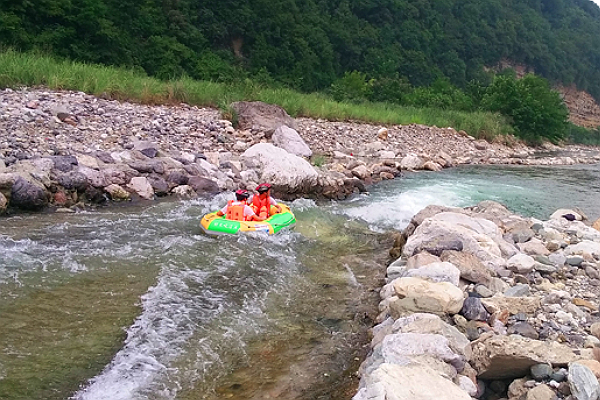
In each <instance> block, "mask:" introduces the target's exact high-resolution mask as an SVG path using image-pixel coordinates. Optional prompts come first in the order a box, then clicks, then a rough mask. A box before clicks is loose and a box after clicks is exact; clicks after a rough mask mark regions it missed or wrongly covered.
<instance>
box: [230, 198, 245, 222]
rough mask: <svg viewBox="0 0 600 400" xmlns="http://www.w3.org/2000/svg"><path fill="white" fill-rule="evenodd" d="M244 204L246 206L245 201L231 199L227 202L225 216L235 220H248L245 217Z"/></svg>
mask: <svg viewBox="0 0 600 400" xmlns="http://www.w3.org/2000/svg"><path fill="white" fill-rule="evenodd" d="M244 206H246V202H245V201H234V200H229V201H228V202H227V215H226V216H225V218H227V219H230V220H233V221H246V220H247V219H246V217H244Z"/></svg>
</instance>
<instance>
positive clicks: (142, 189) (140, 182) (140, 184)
mask: <svg viewBox="0 0 600 400" xmlns="http://www.w3.org/2000/svg"><path fill="white" fill-rule="evenodd" d="M127 187H128V188H129V189H131V190H132V191H133V192H134V193H137V194H138V195H139V196H140V197H141V198H143V199H146V200H152V199H153V198H154V189H153V188H152V185H151V184H150V182H149V181H148V179H147V178H146V177H143V176H140V177H135V178H132V179H131V181H130V182H129V183H128V184H127Z"/></svg>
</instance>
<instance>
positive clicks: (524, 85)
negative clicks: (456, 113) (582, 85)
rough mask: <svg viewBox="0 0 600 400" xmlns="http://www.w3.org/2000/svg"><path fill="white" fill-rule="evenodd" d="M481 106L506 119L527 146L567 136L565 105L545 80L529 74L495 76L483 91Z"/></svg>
mask: <svg viewBox="0 0 600 400" xmlns="http://www.w3.org/2000/svg"><path fill="white" fill-rule="evenodd" d="M482 107H483V108H484V109H486V110H489V111H494V112H499V113H501V114H503V115H505V116H507V117H509V118H510V119H511V120H512V124H513V126H514V128H515V133H516V135H517V136H518V137H520V138H521V139H523V140H525V141H527V142H528V143H531V144H538V143H540V142H542V141H543V140H544V139H546V140H549V141H551V142H553V143H557V142H559V141H561V140H563V139H564V138H565V136H566V133H567V126H568V116H569V111H568V109H567V106H566V105H565V104H564V102H563V100H562V98H561V97H560V94H559V93H558V92H555V91H553V90H551V89H550V86H549V84H548V81H546V80H545V79H542V78H540V77H537V76H535V75H533V74H528V75H526V76H525V77H524V78H522V79H519V80H517V79H515V78H514V77H512V76H509V75H499V76H496V78H495V79H494V81H493V82H492V84H491V85H490V86H489V87H488V88H487V90H486V93H485V95H484V97H483V100H482Z"/></svg>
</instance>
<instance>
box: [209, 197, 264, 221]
mask: <svg viewBox="0 0 600 400" xmlns="http://www.w3.org/2000/svg"><path fill="white" fill-rule="evenodd" d="M248 197H250V194H249V193H248V191H247V190H244V189H240V190H238V191H236V192H235V198H236V200H229V201H228V202H227V205H226V206H225V207H223V208H222V209H220V210H219V211H217V215H218V216H219V217H222V216H223V215H225V218H227V219H230V220H233V221H264V220H265V218H263V217H260V216H258V215H256V214H255V213H254V211H253V210H252V208H251V207H250V206H248V204H247V203H246V202H247V201H248Z"/></svg>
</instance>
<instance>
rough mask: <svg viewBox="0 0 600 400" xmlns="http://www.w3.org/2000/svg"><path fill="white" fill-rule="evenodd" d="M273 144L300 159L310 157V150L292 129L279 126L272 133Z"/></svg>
mask: <svg viewBox="0 0 600 400" xmlns="http://www.w3.org/2000/svg"><path fill="white" fill-rule="evenodd" d="M271 140H273V144H274V145H275V146H277V147H281V148H282V149H284V150H285V151H287V152H288V153H292V154H295V155H297V156H300V157H310V156H312V150H311V149H310V147H308V145H307V144H306V142H305V141H304V140H303V139H302V138H301V137H300V135H298V132H296V131H295V130H294V129H292V128H289V127H287V126H280V127H279V128H277V129H276V130H275V133H273V137H272V139H271Z"/></svg>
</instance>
